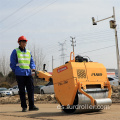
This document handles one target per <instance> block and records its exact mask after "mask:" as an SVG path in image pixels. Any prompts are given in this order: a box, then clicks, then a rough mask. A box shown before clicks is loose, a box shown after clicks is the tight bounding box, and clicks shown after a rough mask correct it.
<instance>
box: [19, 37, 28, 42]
mask: <svg viewBox="0 0 120 120" xmlns="http://www.w3.org/2000/svg"><path fill="white" fill-rule="evenodd" d="M21 40H25V41H26V42H27V41H28V40H27V39H26V38H25V37H24V36H20V37H19V38H18V42H20V41H21Z"/></svg>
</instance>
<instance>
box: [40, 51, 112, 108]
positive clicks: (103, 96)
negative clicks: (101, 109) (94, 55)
mask: <svg viewBox="0 0 120 120" xmlns="http://www.w3.org/2000/svg"><path fill="white" fill-rule="evenodd" d="M71 54H73V55H74V53H71ZM38 77H39V78H44V79H45V81H49V80H50V79H52V80H53V84H54V92H55V96H56V99H57V101H58V102H59V103H60V104H61V105H63V106H67V105H74V103H75V99H76V95H77V104H81V105H82V104H83V103H84V104H86V103H87V102H89V101H90V104H91V105H93V106H94V105H96V104H107V105H111V99H110V98H111V86H110V82H109V81H108V78H107V72H106V68H105V67H104V65H103V64H101V63H97V62H75V58H73V60H71V55H70V61H69V62H68V63H66V64H64V65H62V66H60V67H57V68H55V69H54V70H53V73H52V75H50V74H48V73H47V72H42V71H38ZM90 90H92V92H91V93H89V92H90ZM101 101H102V102H101Z"/></svg>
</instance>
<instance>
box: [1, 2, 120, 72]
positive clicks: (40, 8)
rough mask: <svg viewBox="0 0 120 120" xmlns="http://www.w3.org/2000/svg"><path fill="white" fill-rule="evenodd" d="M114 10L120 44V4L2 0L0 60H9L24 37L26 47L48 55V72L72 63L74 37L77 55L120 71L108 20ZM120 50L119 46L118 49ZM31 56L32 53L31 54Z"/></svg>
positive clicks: (46, 56) (46, 60)
mask: <svg viewBox="0 0 120 120" xmlns="http://www.w3.org/2000/svg"><path fill="white" fill-rule="evenodd" d="M113 6H114V7H115V14H116V23H117V31H118V42H119V40H120V7H119V6H120V0H0V56H1V57H2V55H3V54H4V55H6V56H7V59H9V57H10V55H11V53H12V51H13V49H15V48H17V47H18V43H17V40H18V38H19V37H20V36H22V35H24V36H25V37H26V38H27V39H28V43H27V47H32V46H34V45H35V47H36V48H39V49H40V50H42V52H43V54H44V55H45V63H46V64H47V65H48V67H47V68H48V71H52V56H53V59H54V61H53V63H54V64H53V67H54V68H56V67H58V66H60V65H62V64H63V59H62V58H61V54H62V51H61V49H62V46H61V45H60V44H62V43H65V44H64V54H65V58H64V62H66V61H69V59H70V57H69V56H70V52H72V51H73V48H72V46H71V37H70V36H72V37H75V39H74V40H75V41H76V43H75V44H76V46H75V55H81V56H88V57H89V58H90V59H91V60H92V61H94V62H99V63H102V64H104V66H105V67H106V68H112V69H116V68H117V60H116V46H115V33H114V30H113V29H110V25H109V21H110V20H113V18H110V19H108V20H105V21H102V22H99V23H98V24H97V25H96V26H93V25H92V19H91V18H92V17H94V18H95V20H100V19H104V18H107V17H110V16H112V15H113ZM119 47H120V45H119ZM31 52H32V51H31Z"/></svg>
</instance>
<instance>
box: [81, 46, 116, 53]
mask: <svg viewBox="0 0 120 120" xmlns="http://www.w3.org/2000/svg"><path fill="white" fill-rule="evenodd" d="M114 46H115V45H112V46H108V47H104V48H99V49H95V50H91V51H86V52H83V53H88V52H94V51H97V50H103V49H107V48H110V47H114ZM83 53H80V54H83Z"/></svg>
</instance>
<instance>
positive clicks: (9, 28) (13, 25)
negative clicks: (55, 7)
mask: <svg viewBox="0 0 120 120" xmlns="http://www.w3.org/2000/svg"><path fill="white" fill-rule="evenodd" d="M56 1H57V0H55V1H54V2H52V3H50V4H49V5H47V6H45V7H43V8H41V9H40V10H39V11H37V12H35V13H34V14H32V15H29V16H27V17H25V18H24V19H23V20H21V21H20V22H18V23H16V24H13V25H12V26H11V27H9V28H8V29H6V30H3V31H0V32H6V31H8V30H9V29H11V28H13V27H15V26H16V25H18V24H20V23H21V22H24V21H25V20H26V19H27V18H29V17H31V16H34V15H35V14H37V13H39V12H40V11H42V10H44V9H45V8H47V7H49V6H50V5H52V4H54V3H55V2H56Z"/></svg>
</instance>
